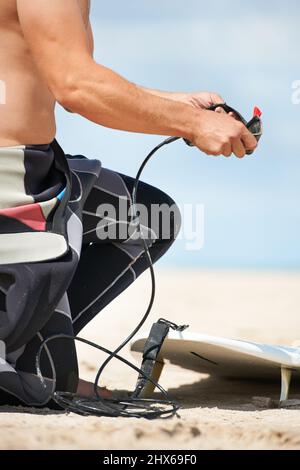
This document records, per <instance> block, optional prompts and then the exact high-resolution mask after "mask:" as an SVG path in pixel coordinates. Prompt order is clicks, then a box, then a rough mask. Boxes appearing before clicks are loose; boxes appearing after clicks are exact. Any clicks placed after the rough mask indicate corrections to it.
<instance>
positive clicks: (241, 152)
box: [232, 139, 246, 158]
mask: <svg viewBox="0 0 300 470" xmlns="http://www.w3.org/2000/svg"><path fill="white" fill-rule="evenodd" d="M232 150H233V153H234V155H235V156H236V157H237V158H243V157H244V156H245V155H246V149H245V147H244V144H243V142H242V141H241V139H235V140H234V141H233V142H232Z"/></svg>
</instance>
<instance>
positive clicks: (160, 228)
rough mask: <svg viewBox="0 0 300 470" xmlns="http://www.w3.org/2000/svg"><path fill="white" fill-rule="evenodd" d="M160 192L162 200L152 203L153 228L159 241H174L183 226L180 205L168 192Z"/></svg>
mask: <svg viewBox="0 0 300 470" xmlns="http://www.w3.org/2000/svg"><path fill="white" fill-rule="evenodd" d="M159 192H160V196H161V197H160V202H159V203H154V204H151V217H150V218H151V227H150V228H151V230H152V231H153V232H154V233H155V234H156V237H157V239H158V240H159V241H161V242H165V243H170V244H171V243H173V242H174V240H175V239H176V238H177V236H178V234H179V231H180V228H181V214H180V210H179V207H178V205H177V204H176V203H175V201H174V200H173V199H172V198H171V197H170V196H169V195H167V194H166V193H163V192H162V191H159Z"/></svg>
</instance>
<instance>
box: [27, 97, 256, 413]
mask: <svg viewBox="0 0 300 470" xmlns="http://www.w3.org/2000/svg"><path fill="white" fill-rule="evenodd" d="M218 108H222V109H223V110H224V111H225V112H226V113H232V114H233V115H234V117H235V118H236V119H237V120H239V121H241V122H242V123H243V124H244V125H245V126H246V127H247V129H248V130H249V131H250V132H251V133H252V134H253V135H254V137H255V138H256V140H257V142H259V140H260V138H261V136H262V133H263V125H262V120H261V115H262V113H261V111H260V110H259V109H258V108H257V107H256V108H254V113H253V117H252V119H251V120H250V121H246V120H245V119H244V117H243V116H242V115H241V114H240V113H239V112H238V111H236V110H235V109H234V108H232V107H230V106H228V105H227V104H226V103H220V104H215V105H213V106H211V107H210V108H208V110H209V111H216V110H217V109H218ZM180 139H181V138H180V137H169V138H167V139H166V140H164V141H163V142H161V143H160V144H159V145H157V146H156V147H155V148H154V149H153V150H151V152H150V153H149V155H147V157H146V158H145V160H144V161H143V163H142V164H141V166H140V168H139V170H138V172H137V175H136V178H135V181H134V186H133V191H132V208H131V213H132V216H131V217H132V220H131V222H132V223H133V224H135V226H136V228H137V231H138V233H139V235H140V240H141V244H142V246H143V250H144V255H145V257H146V259H147V262H148V268H149V271H150V276H151V295H150V300H149V304H148V307H147V309H146V312H145V313H144V315H143V317H142V319H141V321H140V322H139V324H138V325H137V326H136V328H135V329H134V331H133V332H132V333H131V334H130V335H129V336H128V337H127V338H126V339H125V341H123V342H122V344H121V345H120V346H119V347H118V348H117V349H116V350H115V351H110V350H108V349H106V348H104V347H102V346H100V345H98V344H96V343H93V342H92V341H88V340H86V339H84V338H80V337H78V336H76V337H74V336H71V335H64V334H57V335H53V336H50V337H48V338H47V339H45V340H44V341H43V342H42V343H41V345H40V348H39V351H38V353H37V355H36V370H37V375H38V377H39V379H40V381H41V384H42V386H43V388H44V389H46V380H45V378H44V377H43V374H42V371H41V354H42V351H43V349H44V348H46V346H47V345H48V344H49V343H50V342H51V341H54V340H57V339H69V340H72V341H78V342H81V343H84V344H87V345H88V346H90V347H92V348H95V349H98V350H100V351H102V352H104V353H105V354H107V356H108V357H107V359H106V360H105V361H104V362H103V364H102V365H101V366H100V368H99V370H98V372H97V375H96V378H95V381H94V392H95V397H94V398H86V397H82V396H79V395H77V394H75V393H69V392H60V391H56V392H54V393H53V394H52V396H51V398H52V399H53V400H54V401H55V402H56V403H57V404H58V405H59V406H60V407H61V408H63V409H65V410H66V411H68V412H73V413H77V414H80V415H84V416H108V417H114V418H115V417H127V418H128V417H131V418H144V419H157V418H169V417H172V416H175V415H176V414H177V412H178V410H179V409H180V406H179V404H178V403H177V402H176V401H175V400H174V399H173V398H171V397H170V395H169V394H168V392H167V391H166V390H165V389H164V388H163V387H162V386H161V385H160V384H159V383H158V381H156V380H155V378H154V377H155V367H156V366H157V362H158V361H159V353H160V350H161V347H162V345H163V342H164V340H165V338H166V337H167V335H168V333H169V330H170V328H172V329H173V330H175V331H184V330H185V329H186V328H188V326H187V325H182V326H178V325H176V324H175V323H172V322H170V321H168V320H164V319H160V320H159V321H158V322H156V323H154V324H153V326H152V328H151V331H150V334H149V337H148V339H147V341H146V343H145V346H144V351H143V359H142V365H141V368H138V367H136V366H135V365H134V364H133V363H131V362H130V361H128V360H127V359H125V358H123V357H122V356H120V354H119V353H120V352H121V351H122V350H123V349H124V347H125V346H127V345H128V344H129V343H130V341H131V340H132V339H133V338H134V336H135V335H136V334H137V333H138V332H139V331H140V330H141V328H142V327H143V325H144V324H145V322H146V320H147V319H148V317H149V315H150V313H151V311H152V307H153V303H154V299H155V292H156V282H155V272H154V266H153V262H152V258H151V253H150V250H149V247H148V245H147V242H146V240H145V238H144V237H143V235H142V231H141V223H140V218H139V215H138V211H137V191H138V187H139V182H140V178H141V176H142V173H143V171H144V169H145V167H146V166H147V164H148V162H149V161H150V160H151V159H152V157H153V156H154V155H155V154H156V153H157V152H158V151H159V150H161V149H162V148H163V147H165V146H167V145H170V144H172V143H174V142H176V141H177V140H180ZM184 140H185V139H184ZM185 143H186V144H187V145H189V146H191V147H192V146H194V144H193V143H192V142H190V141H188V140H185ZM252 153H253V152H252V151H247V155H251V154H252ZM113 359H117V360H118V361H120V362H122V363H123V364H125V365H127V366H128V367H130V368H131V369H133V370H134V371H135V372H137V373H138V380H137V384H136V388H135V390H134V392H133V393H132V394H131V395H129V396H127V397H117V396H115V397H114V396H112V397H110V398H104V397H101V396H100V395H99V391H98V385H99V382H100V378H101V376H102V373H103V371H104V369H106V367H107V366H108V364H110V362H111V361H112V360H113ZM55 377H56V374H55V370H53V378H52V380H54V381H55ZM156 388H157V389H158V390H159V391H160V393H161V395H162V398H161V399H156V398H153V399H150V398H146V396H149V393H151V392H153V391H154V390H155V389H156Z"/></svg>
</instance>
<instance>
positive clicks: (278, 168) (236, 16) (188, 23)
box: [57, 0, 300, 269]
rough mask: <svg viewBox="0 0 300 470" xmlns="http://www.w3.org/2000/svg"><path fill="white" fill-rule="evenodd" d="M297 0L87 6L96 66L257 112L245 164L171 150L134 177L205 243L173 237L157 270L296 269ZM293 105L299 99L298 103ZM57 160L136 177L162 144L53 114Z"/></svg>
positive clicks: (299, 175)
mask: <svg viewBox="0 0 300 470" xmlns="http://www.w3.org/2000/svg"><path fill="white" fill-rule="evenodd" d="M299 15H300V2H299V1H297V0H287V1H285V2H281V1H277V0H272V1H270V0H267V1H266V2H261V1H258V0H252V1H251V2H245V1H242V0H210V1H209V2H199V1H196V0H186V1H185V2H183V1H180V0H160V1H158V0H156V1H151V2H149V1H147V0H130V1H124V0H110V1H109V2H102V1H101V0H94V1H93V2H92V16H91V20H92V25H93V28H94V34H95V59H96V61H97V62H98V63H101V64H104V65H106V66H108V67H110V68H112V69H113V70H115V71H117V72H118V73H120V74H121V75H123V76H124V77H125V78H127V79H128V80H130V81H132V82H134V83H137V84H140V85H144V86H147V87H152V88H156V89H162V90H169V91H186V92H188V91H190V92H195V91H215V92H218V93H220V94H221V95H222V96H223V97H224V99H225V100H226V102H227V103H228V104H230V105H231V106H233V107H235V108H236V109H238V110H239V111H240V112H241V113H242V114H243V115H244V116H245V117H247V118H250V117H251V115H252V110H253V107H254V106H255V105H258V106H259V107H260V108H261V109H262V111H263V120H264V136H263V138H262V140H261V143H260V145H259V149H258V151H257V152H256V154H255V155H253V156H250V157H247V158H246V159H243V160H241V161H240V160H238V159H236V158H232V159H225V158H215V157H208V156H206V155H203V154H202V153H201V152H199V150H197V149H191V148H189V147H187V146H186V145H185V144H184V143H182V142H178V143H175V144H173V145H172V146H169V147H168V148H166V149H165V150H163V151H162V152H161V153H160V154H159V155H158V156H157V157H156V158H155V160H153V161H152V162H151V163H150V165H149V166H148V167H147V169H146V170H145V173H144V175H143V179H144V180H145V181H147V182H148V183H150V184H153V185H155V186H158V187H159V188H161V189H162V190H164V191H166V192H167V193H169V194H170V195H171V196H172V198H173V199H174V200H175V201H176V202H177V203H178V204H179V205H180V206H183V205H184V204H193V206H194V207H196V205H198V204H199V205H203V207H204V225H203V227H201V230H202V229H203V231H204V244H203V247H202V248H201V249H198V250H196V251H189V250H187V243H186V241H185V240H184V239H180V240H179V241H178V242H177V243H176V244H175V245H174V246H173V247H172V249H171V250H170V252H169V253H168V254H167V255H166V256H165V257H164V260H163V261H162V262H161V264H162V265H164V266H169V267H173V266H180V267H181V266H188V267H195V268H197V267H202V268H207V267H208V268H229V269H234V268H245V269H249V268H253V269H299V268H300V250H299V244H300V184H299V183H300V152H299V151H300V126H299V124H300V122H299V117H300V104H298V105H297V104H293V102H292V93H293V89H292V84H293V83H294V82H295V81H297V80H300V70H299V52H300V51H299V44H300V28H299ZM299 96H300V95H299ZM57 119H58V129H59V130H58V139H59V141H60V143H61V145H62V146H63V147H64V149H65V151H66V152H70V153H74V154H78V153H81V154H84V155H86V156H88V157H90V158H99V159H100V160H101V161H102V164H103V166H105V167H109V168H111V169H114V170H117V171H120V172H122V173H126V174H129V175H132V176H134V175H135V174H136V172H137V169H138V167H139V165H140V163H141V162H142V160H143V158H144V157H145V156H146V154H147V153H148V152H149V151H150V150H151V148H152V147H153V146H154V145H156V144H157V143H159V142H160V141H161V137H160V136H147V135H138V134H130V133H125V132H119V131H113V130H110V129H106V128H103V127H101V126H96V125H95V124H92V123H90V122H88V121H87V120H84V119H83V118H81V117H79V116H71V115H69V114H67V113H66V112H64V111H63V110H62V109H58V110H57Z"/></svg>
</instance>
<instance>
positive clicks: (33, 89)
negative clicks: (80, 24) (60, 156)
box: [0, 0, 90, 147]
mask: <svg viewBox="0 0 300 470" xmlns="http://www.w3.org/2000/svg"><path fill="white" fill-rule="evenodd" d="M78 2H79V4H80V7H81V9H82V14H83V18H84V21H85V23H86V24H87V22H88V15H89V3H90V2H89V0H78ZM0 80H1V82H0V91H1V93H0V147H5V146H12V145H20V144H22V145H30V144H45V143H49V142H51V141H52V140H53V139H54V137H55V133H56V126H55V117H54V107H55V100H54V97H53V95H52V94H51V93H50V92H49V90H48V88H47V85H46V84H45V82H44V80H43V79H42V78H41V76H40V74H39V72H38V70H37V68H36V65H35V63H34V61H33V59H32V57H31V54H30V51H29V49H28V47H27V45H26V42H25V40H24V37H23V34H22V30H21V26H20V23H19V20H18V13H17V4H16V0H9V1H7V0H0Z"/></svg>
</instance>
